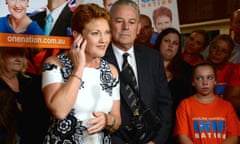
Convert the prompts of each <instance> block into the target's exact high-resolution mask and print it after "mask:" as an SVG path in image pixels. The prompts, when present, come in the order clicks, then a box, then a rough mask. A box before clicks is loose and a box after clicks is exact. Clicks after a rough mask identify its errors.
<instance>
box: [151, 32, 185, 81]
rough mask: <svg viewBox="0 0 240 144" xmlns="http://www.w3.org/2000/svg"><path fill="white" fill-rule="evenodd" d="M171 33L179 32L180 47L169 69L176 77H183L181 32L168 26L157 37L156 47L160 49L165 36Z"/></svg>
mask: <svg viewBox="0 0 240 144" xmlns="http://www.w3.org/2000/svg"><path fill="white" fill-rule="evenodd" d="M169 33H174V34H177V36H178V38H179V47H178V51H177V53H176V55H175V56H174V57H173V59H172V60H171V62H170V64H169V66H168V69H169V71H170V72H171V73H172V74H173V75H174V76H175V77H176V78H180V77H181V75H182V74H181V72H180V71H181V70H180V69H181V62H182V58H181V55H182V54H181V53H182V47H181V35H180V32H179V31H178V30H177V29H175V28H173V27H170V28H167V29H164V30H163V31H162V32H161V33H160V34H159V35H158V37H157V40H156V43H155V45H154V49H155V50H157V51H160V45H161V43H162V40H163V38H164V37H165V36H166V35H168V34H169Z"/></svg>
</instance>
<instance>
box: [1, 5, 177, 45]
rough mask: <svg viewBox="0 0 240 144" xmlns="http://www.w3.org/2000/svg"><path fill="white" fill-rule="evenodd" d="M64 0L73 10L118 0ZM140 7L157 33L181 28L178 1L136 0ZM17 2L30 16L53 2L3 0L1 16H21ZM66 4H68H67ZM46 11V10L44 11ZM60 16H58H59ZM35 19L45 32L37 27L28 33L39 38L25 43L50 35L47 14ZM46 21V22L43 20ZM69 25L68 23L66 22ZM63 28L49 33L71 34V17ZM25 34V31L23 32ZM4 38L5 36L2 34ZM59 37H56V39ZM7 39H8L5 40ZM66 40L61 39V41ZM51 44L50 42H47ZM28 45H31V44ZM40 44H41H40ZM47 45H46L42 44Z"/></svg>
mask: <svg viewBox="0 0 240 144" xmlns="http://www.w3.org/2000/svg"><path fill="white" fill-rule="evenodd" d="M61 1H63V3H65V2H67V5H68V6H69V7H70V10H71V11H73V10H74V8H75V7H76V6H77V5H79V4H85V3H96V4H98V5H100V6H102V7H105V8H106V9H109V8H110V7H111V5H112V4H113V3H114V2H115V1H116V0H67V1H65V0H61ZM134 1H135V2H136V3H137V4H138V5H139V8H140V12H141V13H142V14H145V15H147V16H149V17H150V18H151V20H152V26H153V28H154V31H155V32H157V33H160V32H161V31H162V29H165V28H167V27H174V28H176V29H178V30H179V18H178V8H177V2H176V0H134ZM16 2H18V3H19V4H18V5H20V6H21V7H23V8H25V11H24V12H25V13H24V14H27V15H29V16H32V15H35V14H38V13H41V12H44V11H46V6H47V3H48V2H53V1H52V0H37V1H35V0H22V1H18V0H3V1H0V8H1V14H0V17H6V16H7V15H9V14H11V15H13V16H16V17H20V16H21V14H17V13H16V12H14V10H13V7H14V6H15V5H16ZM65 5H66V4H65ZM62 10H65V8H62ZM44 13H46V12H44ZM59 17H61V15H59ZM59 17H58V18H59ZM34 20H36V22H37V24H39V27H40V28H41V29H42V31H43V33H41V32H40V31H41V30H39V31H37V30H36V29H38V28H36V29H35V31H34V32H32V33H31V32H30V33H27V34H30V35H38V36H37V38H40V39H37V38H35V37H27V38H25V39H24V41H21V42H22V44H24V43H25V42H27V41H44V40H43V39H42V38H41V36H39V35H43V36H44V35H45V36H46V35H48V34H46V33H45V29H44V28H45V25H44V24H43V23H45V21H46V14H45V17H39V16H37V17H36V18H35V19H34ZM43 21H44V22H43ZM57 25H59V24H57V23H56V21H55V25H54V27H55V26H57ZM66 25H67V24H66ZM60 29H61V30H62V29H63V30H64V32H62V31H59V32H56V34H55V33H54V32H52V33H49V35H52V36H69V35H71V29H70V19H69V24H68V25H67V26H66V27H64V28H60ZM4 31H5V29H4V28H3V30H1V29H0V34H2V33H5V32H4ZM7 33H17V32H14V31H12V32H11V30H10V31H7ZM21 34H24V33H21ZM1 37H2V38H3V37H5V36H1ZM57 38H58V37H56V38H55V40H56V39H57ZM11 39H14V40H16V39H18V40H19V39H20V38H19V37H17V38H15V37H14V38H12V37H11ZM5 41H7V40H5ZM45 41H48V42H49V41H52V40H51V39H50V40H49V39H47V40H45ZM62 41H64V40H61V39H60V43H61V42H62ZM12 44H13V45H15V43H12ZM47 44H49V43H47ZM26 46H30V45H29V44H28V45H26ZM39 46H40V45H39ZM42 46H45V45H42ZM52 46H53V47H56V46H57V45H52Z"/></svg>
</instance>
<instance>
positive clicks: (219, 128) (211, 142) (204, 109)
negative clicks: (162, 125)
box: [174, 63, 239, 144]
mask: <svg viewBox="0 0 240 144" xmlns="http://www.w3.org/2000/svg"><path fill="white" fill-rule="evenodd" d="M215 83H216V71H215V70H214V68H213V66H212V65H211V64H209V63H200V64H198V65H196V66H195V67H194V70H193V78H192V84H193V86H194V87H195V88H196V94H195V95H193V96H191V97H189V98H186V99H184V100H183V101H182V102H181V103H180V104H179V106H178V108H177V111H176V125H175V131H174V135H175V136H176V138H177V140H178V141H179V143H180V144H230V143H231V144H233V143H237V141H238V135H239V127H238V118H237V115H236V112H235V110H234V108H233V106H232V104H231V103H230V102H228V101H225V100H223V99H221V98H219V97H218V96H216V95H215V94H214V85H215Z"/></svg>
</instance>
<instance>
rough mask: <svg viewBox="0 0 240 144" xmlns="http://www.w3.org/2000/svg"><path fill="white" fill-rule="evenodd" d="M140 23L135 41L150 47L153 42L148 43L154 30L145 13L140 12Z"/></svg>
mask: <svg viewBox="0 0 240 144" xmlns="http://www.w3.org/2000/svg"><path fill="white" fill-rule="evenodd" d="M140 23H141V29H140V32H139V34H138V35H137V38H136V40H135V43H136V44H139V45H145V46H147V47H150V48H152V47H153V45H154V44H153V43H150V40H151V37H152V34H153V32H154V29H153V27H152V21H151V19H150V17H149V16H147V15H145V14H141V15H140Z"/></svg>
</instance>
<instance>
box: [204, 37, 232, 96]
mask: <svg viewBox="0 0 240 144" xmlns="http://www.w3.org/2000/svg"><path fill="white" fill-rule="evenodd" d="M233 47H234V42H233V40H232V38H231V37H230V36H229V35H225V34H222V35H218V36H217V37H215V38H214V39H213V40H212V42H211V43H210V46H209V52H208V56H207V59H206V61H207V62H210V63H211V64H213V65H214V67H215V69H216V73H217V76H216V82H217V83H216V85H215V92H216V94H217V95H219V96H221V97H223V96H224V91H225V88H226V86H227V85H228V82H229V79H230V75H232V69H233V67H234V64H233V63H232V62H229V58H230V56H231V53H232V50H233Z"/></svg>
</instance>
